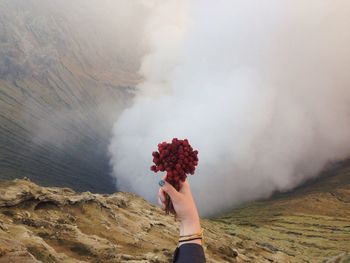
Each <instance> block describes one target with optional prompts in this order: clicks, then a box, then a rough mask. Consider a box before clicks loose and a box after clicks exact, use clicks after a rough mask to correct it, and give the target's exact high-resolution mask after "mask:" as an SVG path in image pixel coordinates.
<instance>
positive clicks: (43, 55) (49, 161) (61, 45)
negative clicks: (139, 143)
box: [0, 0, 142, 193]
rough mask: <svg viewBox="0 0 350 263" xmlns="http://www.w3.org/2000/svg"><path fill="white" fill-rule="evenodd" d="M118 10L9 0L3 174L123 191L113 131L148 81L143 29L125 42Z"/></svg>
mask: <svg viewBox="0 0 350 263" xmlns="http://www.w3.org/2000/svg"><path fill="white" fill-rule="evenodd" d="M96 6H98V8H95V7H96ZM115 9H116V7H115V5H114V8H112V7H111V6H109V4H108V1H104V3H101V2H100V1H97V0H95V1H89V2H86V1H82V0H79V1H73V2H72V1H68V0H63V1H36V0H4V1H0V109H1V110H0V159H1V162H0V169H1V172H2V175H1V176H2V178H8V179H11V178H12V179H13V178H16V177H24V176H27V177H29V178H31V179H32V180H33V181H36V182H40V183H41V184H44V185H52V184H54V185H60V186H70V187H73V188H74V189H76V190H79V191H84V190H90V191H91V190H93V191H95V192H110V193H111V192H113V191H114V190H115V189H114V184H113V182H112V179H111V177H110V176H109V175H108V174H109V165H108V156H107V152H108V151H107V147H108V144H109V138H110V131H111V127H112V124H113V122H114V121H115V120H116V118H117V117H118V114H119V112H120V111H121V109H123V108H125V106H126V105H128V104H129V103H130V99H131V98H132V96H133V95H132V94H133V90H134V87H135V85H136V83H138V82H139V78H140V77H139V76H138V74H137V70H138V67H139V59H140V56H141V55H140V54H141V53H142V51H141V50H140V51H139V52H138V45H139V43H138V41H137V39H135V38H136V36H137V35H138V34H139V32H130V33H129V38H128V39H123V38H122V35H123V34H122V32H120V31H122V30H123V28H125V25H124V24H122V23H121V22H120V21H119V20H118V17H122V16H119V13H118V12H120V11H118V10H115ZM135 15H137V14H135ZM130 18H132V15H131V17H130ZM78 178H79V179H78ZM96 181H98V182H99V184H96V183H95V182H96Z"/></svg>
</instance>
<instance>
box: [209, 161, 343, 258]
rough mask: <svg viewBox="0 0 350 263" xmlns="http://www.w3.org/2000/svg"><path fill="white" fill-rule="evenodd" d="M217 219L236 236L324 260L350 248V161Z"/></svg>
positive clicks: (297, 255) (273, 248) (268, 246)
mask: <svg viewBox="0 0 350 263" xmlns="http://www.w3.org/2000/svg"><path fill="white" fill-rule="evenodd" d="M215 221H216V222H218V224H219V225H220V228H221V229H223V230H225V231H229V233H231V234H232V235H233V236H238V237H240V238H242V239H252V238H253V239H254V240H255V241H257V242H258V243H259V244H260V245H262V246H264V247H266V248H267V249H271V250H273V251H283V252H284V253H286V254H288V255H290V256H292V257H293V258H294V259H295V262H322V260H325V259H327V258H330V257H333V256H336V255H338V254H341V253H343V252H347V251H350V162H349V161H347V162H343V163H340V164H338V165H337V166H335V167H333V168H331V169H329V170H327V171H326V172H324V173H323V174H322V175H321V177H320V178H318V179H317V180H315V181H313V182H309V183H307V184H305V185H304V186H301V187H299V188H298V189H295V190H294V191H292V192H289V193H285V194H280V195H276V196H275V197H273V198H272V199H270V200H266V201H260V202H254V203H251V204H248V205H245V206H243V207H241V208H238V209H235V210H234V211H232V212H231V213H229V214H227V215H224V216H222V217H220V218H218V219H215ZM293 261H294V260H293Z"/></svg>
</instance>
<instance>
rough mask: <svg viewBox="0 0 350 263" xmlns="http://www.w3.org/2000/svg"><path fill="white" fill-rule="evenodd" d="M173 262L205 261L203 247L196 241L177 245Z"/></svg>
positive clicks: (199, 262)
mask: <svg viewBox="0 0 350 263" xmlns="http://www.w3.org/2000/svg"><path fill="white" fill-rule="evenodd" d="M173 263H205V255H204V250H203V247H202V246H201V245H198V244H195V243H187V244H183V245H181V246H180V247H177V248H176V250H175V253H174V258H173Z"/></svg>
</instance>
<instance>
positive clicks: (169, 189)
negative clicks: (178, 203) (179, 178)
mask: <svg viewBox="0 0 350 263" xmlns="http://www.w3.org/2000/svg"><path fill="white" fill-rule="evenodd" d="M159 185H160V187H161V188H162V189H163V191H164V192H166V193H167V194H168V195H169V196H170V198H171V200H176V199H178V198H179V196H180V193H179V192H178V191H176V189H175V188H174V186H172V185H171V184H169V183H168V182H167V181H165V180H160V181H159Z"/></svg>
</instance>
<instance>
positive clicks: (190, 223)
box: [180, 218, 202, 236]
mask: <svg viewBox="0 0 350 263" xmlns="http://www.w3.org/2000/svg"><path fill="white" fill-rule="evenodd" d="M201 230H202V228H201V224H200V220H199V218H194V219H191V220H182V221H181V223H180V236H187V235H192V234H194V233H198V232H200V231H201Z"/></svg>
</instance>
